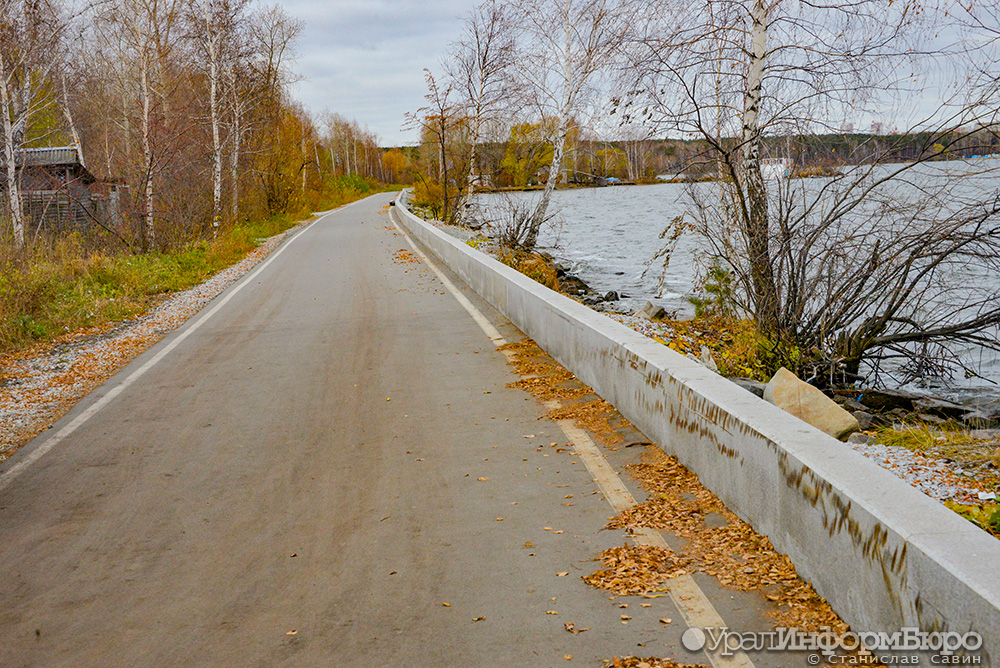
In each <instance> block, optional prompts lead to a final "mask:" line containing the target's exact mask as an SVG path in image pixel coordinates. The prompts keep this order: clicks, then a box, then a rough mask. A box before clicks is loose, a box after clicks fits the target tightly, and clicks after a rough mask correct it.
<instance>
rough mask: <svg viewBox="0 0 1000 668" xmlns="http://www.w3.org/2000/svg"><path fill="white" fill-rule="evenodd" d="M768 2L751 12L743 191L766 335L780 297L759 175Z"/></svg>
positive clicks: (761, 1)
mask: <svg viewBox="0 0 1000 668" xmlns="http://www.w3.org/2000/svg"><path fill="white" fill-rule="evenodd" d="M766 3H767V0H754V2H753V6H752V8H751V14H750V17H751V21H752V23H753V25H752V27H751V32H750V52H751V55H750V67H749V69H748V70H747V84H746V106H745V108H744V113H743V136H742V140H743V141H742V145H743V161H742V163H743V164H742V172H743V184H742V185H743V189H744V191H745V202H746V204H745V211H746V213H745V221H746V236H747V246H748V247H747V251H748V253H749V255H750V258H749V259H750V275H751V282H752V284H753V285H752V287H753V293H754V294H753V301H754V305H755V307H756V308H755V311H756V313H755V316H756V319H757V322H758V324H759V325H760V326H761V327H762V328H763V329H764V331H765V332H768V333H773V332H775V331H776V330H777V327H778V294H777V285H776V283H775V280H774V268H773V267H772V266H771V253H770V248H769V243H770V239H769V236H770V230H769V224H768V212H767V188H766V186H765V184H764V178H763V176H762V175H761V172H760V144H761V137H760V103H761V91H762V87H763V82H764V66H765V60H766V58H767V27H768V26H767V22H768V9H769V8H768V6H767V4H766Z"/></svg>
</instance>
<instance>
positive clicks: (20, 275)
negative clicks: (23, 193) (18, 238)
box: [0, 179, 393, 355]
mask: <svg viewBox="0 0 1000 668" xmlns="http://www.w3.org/2000/svg"><path fill="white" fill-rule="evenodd" d="M392 189H393V188H392V187H391V186H385V185H376V186H372V185H369V184H368V183H367V182H365V181H364V180H360V179H351V180H346V181H344V180H340V181H338V182H334V183H331V184H330V186H329V187H328V188H326V189H325V191H324V193H323V194H322V196H321V197H322V198H321V199H317V201H316V202H315V203H316V206H315V207H305V208H303V207H299V208H298V209H297V210H295V211H291V212H288V213H281V214H277V215H273V216H270V217H268V218H262V219H259V220H253V221H240V222H238V223H236V224H234V225H232V226H229V227H227V228H226V229H225V230H224V231H222V232H221V233H220V234H219V235H218V236H217V237H216V238H215V239H194V240H191V241H188V242H186V243H184V244H179V245H178V246H177V247H175V248H172V249H170V250H167V251H162V252H159V251H153V252H148V253H122V252H113V251H108V250H106V249H105V250H89V249H88V248H87V243H86V241H85V239H84V237H82V236H81V235H78V234H70V235H66V236H62V237H58V238H46V239H45V240H43V241H38V242H36V243H33V244H31V245H30V246H29V248H28V249H26V250H25V251H23V252H12V251H11V249H10V247H9V246H7V247H6V251H5V253H4V255H3V257H2V258H0V263H2V265H0V313H2V314H3V317H2V319H0V355H2V354H6V353H11V352H16V351H18V350H21V349H24V348H27V347H30V346H33V345H36V344H38V343H44V342H46V341H50V340H52V339H54V338H58V337H60V336H63V335H65V334H67V333H70V332H74V331H76V330H80V329H84V328H91V327H102V326H105V325H107V324H109V323H113V322H117V321H121V320H125V319H129V318H131V317H133V316H136V315H138V314H140V313H142V312H143V311H145V310H146V309H147V308H149V306H150V305H151V304H153V303H155V302H156V301H157V300H158V299H160V298H162V297H163V296H165V295H166V294H169V293H172V292H177V291H181V290H186V289H188V288H190V287H192V286H194V285H197V284H198V283H200V282H202V281H204V280H205V279H207V278H209V277H210V276H212V275H213V274H215V273H216V272H218V271H220V270H222V269H225V268H226V267H228V266H230V265H232V264H234V263H236V262H238V261H239V260H240V259H242V258H243V257H244V256H245V255H246V254H247V253H249V252H250V251H251V250H253V249H254V248H255V247H256V246H257V245H258V244H259V243H260V242H261V241H263V240H264V239H266V238H268V237H271V236H274V235H276V234H280V233H282V232H284V231H286V230H288V229H290V228H291V227H294V226H295V225H296V224H298V222H299V221H301V220H302V219H303V218H307V217H309V216H310V213H309V212H310V211H311V209H312V208H315V209H316V210H326V209H330V208H334V207H337V206H340V205H343V204H346V203H349V202H352V201H355V200H357V199H360V198H362V197H366V196H368V195H369V194H372V193H373V192H380V191H385V190H392Z"/></svg>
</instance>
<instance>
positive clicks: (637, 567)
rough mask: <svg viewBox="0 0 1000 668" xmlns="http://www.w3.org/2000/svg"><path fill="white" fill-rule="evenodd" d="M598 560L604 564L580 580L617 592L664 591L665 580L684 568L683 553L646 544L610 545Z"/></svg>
mask: <svg viewBox="0 0 1000 668" xmlns="http://www.w3.org/2000/svg"><path fill="white" fill-rule="evenodd" d="M601 561H602V562H604V566H605V568H604V569H602V570H599V571H597V572H596V573H594V574H593V575H586V576H584V578H583V581H584V582H586V583H587V584H589V585H591V586H593V587H598V588H600V589H607V590H608V591H612V592H614V593H616V594H618V595H620V596H635V595H637V594H646V593H649V592H654V591H666V587H665V585H666V582H667V580H669V579H671V578H675V577H677V576H678V575H684V574H685V573H687V572H688V570H687V568H686V566H687V564H688V561H687V559H686V558H685V557H681V556H678V555H677V554H674V553H673V552H671V551H670V550H665V549H663V548H660V547H653V546H649V545H629V544H628V543H626V544H625V545H624V546H622V547H612V548H610V549H607V550H604V552H601Z"/></svg>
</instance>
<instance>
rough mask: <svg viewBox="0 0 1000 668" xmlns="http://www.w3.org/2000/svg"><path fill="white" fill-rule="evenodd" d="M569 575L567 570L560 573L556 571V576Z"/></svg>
mask: <svg viewBox="0 0 1000 668" xmlns="http://www.w3.org/2000/svg"><path fill="white" fill-rule="evenodd" d="M567 575H569V571H563V572H562V573H556V577H557V578H561V577H566V576H567Z"/></svg>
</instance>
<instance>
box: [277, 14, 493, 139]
mask: <svg viewBox="0 0 1000 668" xmlns="http://www.w3.org/2000/svg"><path fill="white" fill-rule="evenodd" d="M280 2H281V4H282V5H283V6H284V7H285V9H286V10H287V11H288V12H289V13H290V14H292V15H294V16H296V17H297V18H299V19H301V20H302V21H303V22H304V23H305V29H304V31H303V34H302V37H301V38H300V40H299V46H298V54H299V58H298V62H297V63H296V69H297V70H298V72H299V73H300V74H301V75H302V76H304V77H305V80H304V81H302V82H301V83H299V84H298V87H297V91H296V96H297V97H298V99H299V100H300V101H301V102H302V103H303V104H304V105H305V106H306V107H307V108H308V109H309V110H310V111H312V112H314V113H319V112H320V111H322V110H324V109H329V110H330V111H334V112H337V113H339V114H341V115H343V116H345V117H347V118H349V119H354V120H356V121H358V122H359V123H361V124H362V125H367V126H368V127H369V128H370V129H371V130H373V131H374V132H375V133H377V134H378V136H379V143H380V144H381V145H383V146H396V145H400V144H407V143H416V138H417V133H416V132H413V131H404V130H403V129H402V126H403V123H404V122H405V119H404V114H406V112H408V111H415V110H416V109H417V108H419V107H421V106H422V105H423V104H424V99H423V95H424V93H425V92H426V88H425V86H424V68H425V67H427V68H430V69H431V70H432V71H434V72H435V73H438V72H439V71H440V61H441V56H443V55H444V53H445V52H446V50H447V48H448V44H449V43H450V42H452V41H454V40H455V39H457V38H458V37H459V34H460V33H461V30H462V19H463V18H464V17H465V15H466V14H467V13H468V12H469V11H470V10H472V9H473V8H474V7H475V6H476V5H477V4H478V2H477V0H430V1H428V0H280Z"/></svg>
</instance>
